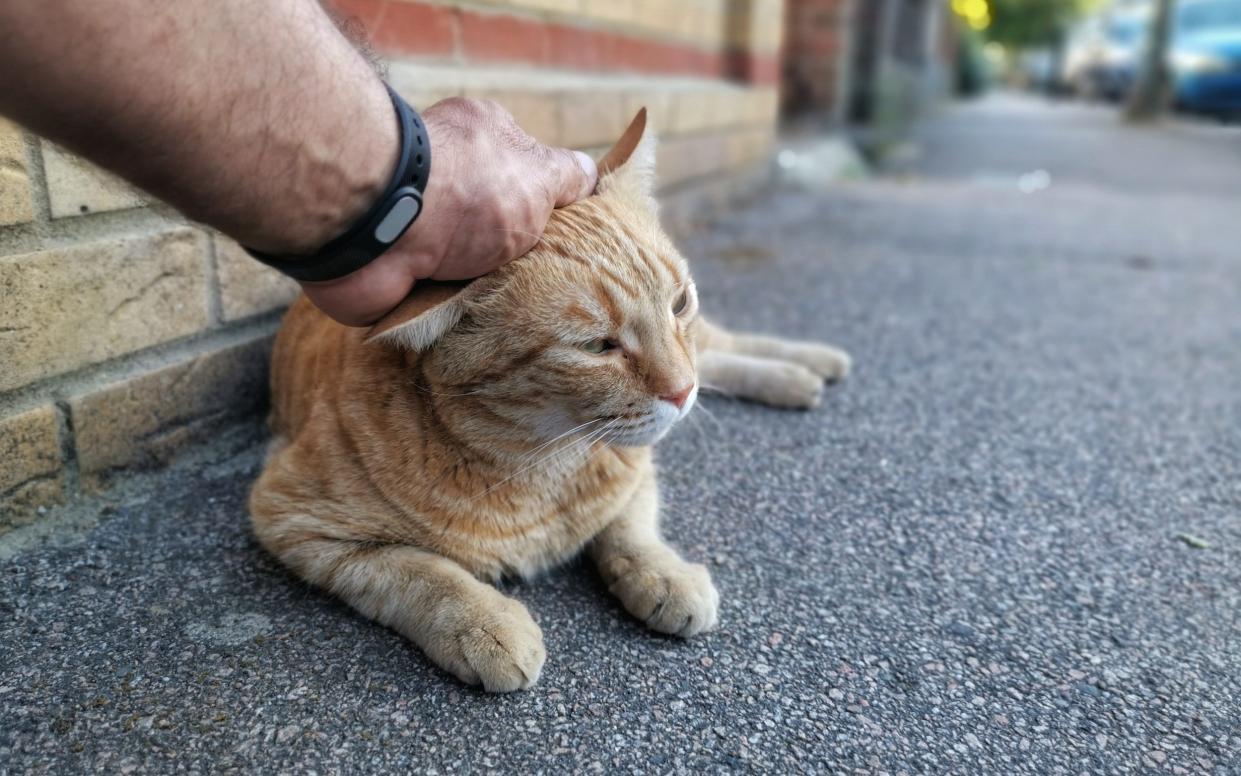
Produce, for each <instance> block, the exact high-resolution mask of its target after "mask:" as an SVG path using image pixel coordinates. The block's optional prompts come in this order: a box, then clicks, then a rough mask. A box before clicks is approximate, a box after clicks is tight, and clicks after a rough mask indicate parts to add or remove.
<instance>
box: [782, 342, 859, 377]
mask: <svg viewBox="0 0 1241 776" xmlns="http://www.w3.org/2000/svg"><path fill="white" fill-rule="evenodd" d="M794 356H795V357H794V360H795V361H796V362H797V363H799V364H801V365H802V366H804V367H806V368H807V369H809V370H810V371H811V372H814V373H815V374H816V375H818V376H819V377H820V378H822V379H824V380H828V381H835V380H843V379H844V378H845V377H847V376H848V374H849V370H850V369H851V368H852V367H853V359H852V358H850V357H849V354H848V353H846V352H844V351H843V350H841V349H839V348H834V347H832V346H830V345H819V344H813V343H811V344H805V345H802V346H800V347H798V348H797V351H796V353H795V354H794Z"/></svg>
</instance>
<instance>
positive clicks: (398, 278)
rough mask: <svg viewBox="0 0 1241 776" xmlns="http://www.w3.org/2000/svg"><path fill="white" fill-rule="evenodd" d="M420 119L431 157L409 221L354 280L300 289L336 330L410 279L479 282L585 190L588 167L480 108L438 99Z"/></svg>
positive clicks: (589, 186) (364, 317)
mask: <svg viewBox="0 0 1241 776" xmlns="http://www.w3.org/2000/svg"><path fill="white" fill-rule="evenodd" d="M422 120H423V122H424V124H425V125H426V128H427V134H428V135H429V137H430V141H431V147H432V148H434V149H435V158H434V161H433V163H432V164H433V169H434V173H433V174H432V175H431V177H430V183H429V185H428V188H427V191H426V192H425V194H426V196H425V197H424V199H423V201H424V202H425V203H426V209H425V211H424V212H423V213H422V214H421V215H420V216H419V218H418V221H417V222H416V223H415V224H414V225H413V226H412V227H411V228H410V230H409V231H408V232H406V233H405V235H404V236H403V237H402V238H401V239H400V240H399V241H398V242H397V243H396V244H395V245H393V246H392V247H391V248H389V249H388V250H387V251H386V252H385V253H384V254H383V255H382V256H380V257H379V258H377V259H376V260H375V261H373V262H371V263H370V264H368V265H367V266H365V267H363V268H362V269H360V270H358V271H357V272H354V273H353V274H351V275H348V276H346V277H343V278H340V279H338V280H331V281H326V282H321V283H310V282H307V283H303V284H302V290H303V291H305V293H306V296H307V297H309V298H310V300H311V301H312V302H314V303H315V305H316V306H318V307H319V309H321V310H323V311H324V312H326V313H327V314H328V315H330V316H331V317H332V318H334V319H336V320H337V321H340V322H341V323H344V324H347V325H350V326H365V325H368V324H371V323H374V322H375V321H376V320H378V319H379V317H380V316H382V315H383V314H385V313H387V312H388V311H390V310H391V309H392V308H393V307H396V305H397V303H399V302H400V301H401V300H402V299H404V298H405V296H406V295H407V294H409V290H410V289H411V288H412V287H413V286H414V285H415V284H416V283H417V282H418V281H420V280H426V279H435V280H462V279H466V278H473V277H478V276H479V275H485V274H486V273H488V272H490V271H491V270H493V269H495V268H497V267H499V266H500V265H502V264H504V263H505V262H508V261H511V260H512V259H515V258H517V257H518V256H521V255H522V254H524V253H526V252H527V251H528V250H530V249H531V248H533V247H534V245H535V243H537V242H538V240H539V236H540V235H542V233H543V229H544V227H545V226H546V225H547V219H548V218H549V217H550V216H551V213H552V209H553V208H557V207H564V206H565V205H569V204H572V203H573V202H576V201H578V200H579V199H582V198H583V197H586V196H589V195H590V193H591V192H592V191H594V189H595V184H596V181H597V173H596V169H595V163H594V160H592V159H591V158H590V157H589V156H587V155H585V154H583V153H581V152H575V151H569V150H566V149H563V148H551V147H548V146H545V145H543V144H542V143H540V142H538V141H537V140H535V139H534V138H532V137H530V135H528V134H526V133H525V132H524V131H523V130H522V129H521V128H520V127H518V126H517V123H516V122H515V121H514V120H513V117H512V115H510V114H509V113H508V111H506V110H504V108H502V107H500V106H499V105H497V104H496V103H494V102H491V101H490V100H471V99H464V98H460V97H453V98H450V99H447V100H442V101H440V102H437V103H436V104H434V105H432V106H431V107H429V108H427V109H426V110H425V111H423V112H422Z"/></svg>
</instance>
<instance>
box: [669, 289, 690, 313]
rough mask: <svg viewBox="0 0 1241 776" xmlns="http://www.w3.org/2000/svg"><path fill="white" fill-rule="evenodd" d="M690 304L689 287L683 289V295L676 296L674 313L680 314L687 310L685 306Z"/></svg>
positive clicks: (673, 304)
mask: <svg viewBox="0 0 1241 776" xmlns="http://www.w3.org/2000/svg"><path fill="white" fill-rule="evenodd" d="M688 305H689V289H688V288H687V289H685V290H684V291H682V292H681V295H680V296H678V297H677V298H676V301H675V302H673V303H672V314H673V315H680V314H681V313H683V312H685V308H686V307H687V306H688Z"/></svg>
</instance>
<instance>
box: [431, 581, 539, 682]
mask: <svg viewBox="0 0 1241 776" xmlns="http://www.w3.org/2000/svg"><path fill="white" fill-rule="evenodd" d="M482 599H483V600H481V601H472V602H470V603H469V604H468V605H465V606H463V607H462V608H461V609H460V610H459V611H458V612H455V613H454V616H451V617H449V618H447V619H448V620H450V622H445V623H444V625H445V626H448V627H447V628H446V632H444V633H443V636H442V637H441V638H439V639H436V642H437V644H436V645H435V646H434V647H430V648H428V649H427V653H428V654H429V655H430V656H431V657H432V658H433V659H434V660H435V662H437V663H439V665H440V666H442V667H443V668H445V669H446V670H448V671H449V672H451V673H452V674H453V675H455V676H456V677H457V678H458V679H460V680H461V681H463V682H466V683H467V684H482V686H483V689H485V690H486V691H487V692H512V691H514V690H525V689H528V688H530V687H531V686H533V685H534V683H535V682H537V681H538V679H539V673H540V672H542V670H543V662H544V661H545V660H546V659H547V651H546V650H545V649H544V647H543V631H541V630H540V629H539V626H538V625H537V624H536V623H535V621H534V619H533V618H531V617H530V613H529V612H528V611H527V610H526V607H525V606H523V605H522V604H521V602H519V601H516V600H514V599H512V598H509V597H507V596H505V595H502V594H500V593H499V592H498V591H496V592H495V595H494V596H490V595H488V596H484V597H482Z"/></svg>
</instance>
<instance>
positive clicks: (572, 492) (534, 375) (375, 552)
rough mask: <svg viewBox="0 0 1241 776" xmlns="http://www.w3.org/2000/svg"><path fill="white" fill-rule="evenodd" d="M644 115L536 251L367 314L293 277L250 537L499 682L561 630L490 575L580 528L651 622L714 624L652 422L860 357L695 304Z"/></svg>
mask: <svg viewBox="0 0 1241 776" xmlns="http://www.w3.org/2000/svg"><path fill="white" fill-rule="evenodd" d="M645 123H646V114H645V111H640V112H639V113H638V116H637V117H636V118H635V119H634V122H633V124H632V125H631V126H630V127H629V129H628V130H627V131H626V133H625V135H624V136H623V137H622V138H621V140H620V142H619V143H618V144H617V146H616V147H615V148H613V149H612V150H611V151H610V152H609V153H608V154H607V155H606V156H605V157H604V159H603V160H602V161H601V162H600V164H599V169H600V172H601V176H600V181H599V187H598V192H597V194H596V195H595V196H592V197H590V198H588V199H586V200H584V201H582V202H578V203H577V204H575V205H571V206H569V207H566V208H563V209H561V210H557V211H555V213H554V214H553V215H552V219H551V222H550V223H549V224H548V226H547V231H546V233H545V234H544V235H543V238H542V240H541V242H539V244H538V245H537V246H536V247H535V248H534V249H533V250H532V251H531V252H530V253H529V254H527V255H526V256H524V257H522V258H521V259H519V260H517V261H514V262H512V263H510V264H508V265H507V266H505V267H503V268H501V269H499V270H497V271H495V272H493V273H491V274H490V275H487V276H485V277H482V278H479V279H478V280H474V281H471V282H469V283H456V284H449V283H423V284H420V285H419V286H418V287H417V288H415V289H414V292H413V293H412V295H411V296H410V297H409V298H408V299H407V300H406V301H405V302H404V303H403V304H402V305H401V306H400V307H399V308H397V309H396V310H395V311H393V312H392V313H391V314H389V316H388V317H387V318H385V319H384V320H383V321H381V322H380V323H379V324H377V325H376V326H375V327H373V328H372V329H371V330H370V331H369V332H366V331H363V330H359V329H351V328H347V327H344V326H341V325H339V324H336V323H334V322H332V321H331V320H329V319H328V318H327V317H326V316H324V315H322V314H321V313H319V312H318V310H316V309H315V308H314V307H313V306H312V305H311V304H310V303H309V302H308V301H307V300H306V299H305V298H302V299H300V300H298V302H297V303H296V304H295V305H294V306H293V307H292V309H291V310H290V311H289V313H288V315H287V317H286V318H285V320H284V325H283V328H282V329H281V331H280V334H279V336H278V338H277V340H276V346H275V353H274V355H273V360H272V403H273V411H272V417H271V425H272V429H273V432H274V434H275V437H276V438H275V440H274V442H273V450H274V453H273V454H272V455H271V457H270V459H269V461H268V463H267V466H266V468H265V470H264V471H263V474H262V476H261V477H260V478H259V480H258V482H257V483H256V484H255V486H254V490H253V492H252V494H251V497H250V509H251V514H252V519H253V526H254V531H255V534H256V535H257V537H258V539H259V541H260V542H261V543H262V544H263V546H264V547H266V548H267V549H268V550H269V551H271V553H272V554H274V555H275V556H276V557H277V558H278V559H279V560H280V561H281V562H282V563H284V564H285V565H286V566H288V567H289V568H291V569H292V570H293V571H294V572H295V573H296V574H297V575H298V576H300V577H301V578H302V579H305V580H306V581H308V582H311V583H313V584H315V585H318V586H319V587H322V588H324V589H326V590H328V591H331V592H332V593H333V594H334V595H336V596H339V597H340V598H341V599H343V600H344V601H346V602H348V603H349V605H351V606H352V607H353V608H355V609H356V610H358V611H359V612H361V613H362V614H364V615H365V616H367V617H369V618H371V619H374V620H377V621H378V622H380V623H382V624H384V625H386V626H388V627H390V628H393V629H394V630H396V631H397V632H399V633H401V634H402V635H404V636H405V637H406V638H408V639H410V640H411V641H413V642H414V643H415V644H417V645H418V646H419V647H421V648H422V650H423V651H424V652H425V653H426V654H427V656H428V657H430V658H431V660H433V661H434V662H435V663H436V664H438V665H439V666H441V667H442V668H444V669H445V670H447V671H449V672H451V673H452V674H454V675H456V676H457V677H458V678H460V679H461V680H463V681H465V682H469V683H472V684H477V683H481V684H482V685H483V687H484V688H486V689H487V690H489V691H494V692H504V691H510V690H517V689H522V688H527V687H530V686H531V685H532V684H534V682H535V681H536V680H537V679H538V677H539V672H540V670H541V669H542V667H543V661H544V658H545V656H546V654H545V652H544V649H543V636H542V632H541V631H540V630H539V626H538V625H536V624H535V622H534V620H533V619H532V618H531V617H530V613H529V612H528V611H527V610H526V607H525V606H523V605H522V604H521V603H519V602H518V601H517V600H515V599H513V598H510V597H508V596H506V595H504V594H502V593H500V592H499V591H498V590H497V589H496V588H495V587H493V586H492V585H491V584H488V583H489V582H494V581H497V580H499V579H501V578H503V577H527V576H530V575H532V574H536V573H538V572H540V571H542V570H544V569H548V568H550V567H552V566H555V565H557V564H559V563H561V562H563V561H565V560H566V559H568V558H570V557H572V556H573V555H575V554H576V553H578V552H579V551H581V550H583V549H586V550H587V551H588V552H589V554H590V556H591V557H592V558H593V560H594V562H595V564H596V565H597V567H598V569H599V573H600V574H601V576H602V578H603V579H604V581H605V582H606V583H607V585H608V588H609V590H610V591H611V592H612V594H613V595H615V596H616V597H617V598H619V599H620V601H621V603H622V604H624V606H625V608H626V609H627V610H629V612H630V613H632V614H633V615H634V616H635V617H637V618H638V619H640V620H642V621H643V622H645V623H646V625H647V626H648V627H650V628H652V629H654V630H657V631H661V632H663V633H672V634H676V635H678V636H682V637H689V636H693V635H695V634H698V633H701V632H703V631H706V630H709V629H711V628H714V627H715V625H716V609H717V606H718V602H719V595H718V594H717V593H716V590H715V587H714V586H713V585H712V583H711V577H710V575H709V574H708V572H707V570H706V568H704V567H703V566H701V565H698V564H695V563H689V562H687V561H685V560H683V559H682V558H681V556H680V555H678V554H677V552H676V550H674V549H673V548H671V547H669V546H668V545H667V544H666V543H664V540H663V539H662V538H661V537H660V533H659V526H658V518H659V498H658V494H657V485H656V474H655V465H654V463H653V461H652V457H651V446H652V445H653V444H655V442H657V441H658V440H659V439H660V438H661V437H663V436H664V435H665V434H666V433H667V432H668V430H669V429H670V428H671V427H672V426H673V424H675V423H676V422H677V421H678V420H680V419H681V418H683V417H685V415H686V414H687V413H688V412H689V411H690V409H691V408H692V407H693V406H694V401H695V398H696V396H697V393H698V390H699V387H700V386H702V387H708V386H709V387H710V389H713V390H718V391H721V392H724V393H728V394H732V395H735V396H739V397H743V398H748V399H754V400H757V401H761V402H766V403H769V404H774V405H778V406H783V407H812V406H815V405H816V404H817V403H818V401H819V396H820V393H821V391H822V384H823V381H824V379H829V380H830V379H837V378H840V377H843V376H844V375H845V373H846V372H847V370H848V368H849V358H848V356H846V355H845V354H844V353H843V352H841V351H839V350H836V349H834V348H830V347H827V346H824V345H816V344H803V343H793V342H785V341H781V340H776V339H769V338H763V337H750V336H739V335H733V334H729V333H727V332H725V331H723V330H722V329H719V328H716V327H714V326H712V325H711V324H709V323H707V322H706V321H704V320H703V319H702V318H701V317H700V315H699V312H698V297H697V294H696V292H695V290H694V284H693V281H692V280H691V279H690V275H689V271H688V269H687V267H686V264H685V260H684V259H683V258H681V256H680V255H679V254H678V253H677V251H676V249H675V248H674V247H673V246H672V244H671V242H669V240H668V238H667V237H666V236H665V235H664V233H663V232H662V231H661V229H660V227H659V221H658V218H657V214H656V205H655V202H654V199H653V197H652V186H653V183H654V141H653V139H652V138H650V137H649V136H646V137H644V134H645V133H644V129H645Z"/></svg>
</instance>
